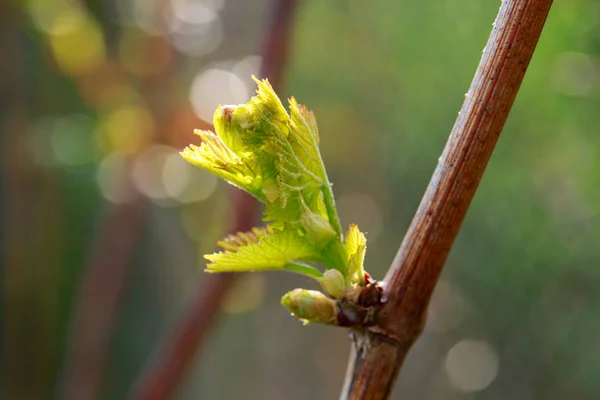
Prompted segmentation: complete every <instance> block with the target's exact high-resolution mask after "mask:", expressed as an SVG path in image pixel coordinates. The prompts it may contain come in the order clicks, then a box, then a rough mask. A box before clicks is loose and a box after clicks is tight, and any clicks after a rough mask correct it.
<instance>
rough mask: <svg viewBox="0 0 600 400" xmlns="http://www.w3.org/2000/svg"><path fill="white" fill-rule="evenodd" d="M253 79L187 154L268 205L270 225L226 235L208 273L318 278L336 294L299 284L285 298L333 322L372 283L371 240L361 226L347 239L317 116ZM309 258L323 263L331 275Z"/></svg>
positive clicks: (309, 317) (296, 309)
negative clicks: (240, 100) (248, 93)
mask: <svg viewBox="0 0 600 400" xmlns="http://www.w3.org/2000/svg"><path fill="white" fill-rule="evenodd" d="M254 80H255V81H256V83H257V84H258V90H257V91H256V96H254V97H252V99H250V101H249V102H248V103H246V104H240V105H222V106H219V107H218V109H217V110H216V112H215V114H214V116H213V123H214V127H215V133H213V132H209V131H201V130H196V131H195V133H196V134H197V135H198V136H200V138H201V139H202V143H201V144H200V145H199V146H195V145H190V146H188V147H187V148H186V149H185V150H184V151H183V152H182V153H181V154H182V156H183V157H184V158H185V159H186V160H187V161H189V162H190V163H192V164H194V165H197V166H199V167H202V168H204V169H206V170H208V171H210V172H212V173H214V174H215V175H217V176H219V177H221V178H223V179H225V180H227V181H228V182H230V183H231V184H233V185H235V186H237V187H239V188H241V189H243V190H245V191H247V192H248V193H250V194H251V195H253V196H254V197H256V198H257V199H258V200H260V201H262V202H264V203H265V211H264V215H263V220H264V221H266V222H268V223H269V225H268V226H267V227H264V228H254V229H253V230H251V231H249V232H240V233H237V234H235V235H229V236H227V237H225V238H224V239H223V240H222V241H220V242H219V245H220V246H221V247H222V248H223V251H221V252H218V253H215V254H210V255H205V258H206V259H208V260H209V261H210V263H209V264H208V265H207V267H206V270H207V271H208V272H236V271H238V272H241V271H261V270H286V271H292V272H296V273H300V274H303V275H306V276H310V277H312V278H315V279H317V280H318V281H319V282H320V283H321V285H322V286H323V288H324V290H325V291H326V292H327V294H328V295H329V296H331V298H330V297H327V296H326V295H324V294H323V293H320V292H315V291H307V290H303V289H298V290H296V291H292V292H290V293H288V294H287V295H286V296H284V298H283V300H282V302H283V303H284V305H285V306H286V307H288V309H290V311H292V312H293V313H294V315H296V316H298V318H301V319H303V320H305V321H311V322H323V323H333V322H331V318H334V317H335V307H336V305H337V303H336V301H343V302H345V303H348V296H349V295H348V293H351V292H352V291H354V292H356V290H355V289H357V286H363V285H365V281H364V280H365V278H364V277H365V272H364V268H363V260H364V254H365V248H366V239H365V236H364V235H363V234H362V233H360V231H359V230H358V227H356V225H351V226H350V229H349V231H348V233H347V237H346V240H344V238H343V235H342V229H341V225H340V221H339V217H338V214H337V210H336V208H335V202H334V198H333V192H332V190H331V183H330V182H329V180H328V178H327V174H326V171H325V166H324V165H323V160H322V159H321V155H320V153H319V148H318V144H319V133H318V129H317V123H316V120H315V117H314V115H313V113H312V112H311V111H309V110H307V109H306V107H304V106H303V105H299V104H298V102H297V101H296V100H295V99H294V98H290V100H289V112H288V111H286V109H285V108H284V106H283V104H282V103H281V101H280V100H279V98H278V97H277V95H276V94H275V92H274V91H273V88H272V87H271V85H270V84H269V82H268V81H267V80H262V81H259V80H257V79H256V78H254ZM307 263H321V264H323V265H324V266H325V273H323V272H321V271H320V270H318V269H317V268H315V267H314V266H312V265H310V264H307ZM352 293H353V292H352ZM334 299H335V300H334ZM332 307H333V308H332Z"/></svg>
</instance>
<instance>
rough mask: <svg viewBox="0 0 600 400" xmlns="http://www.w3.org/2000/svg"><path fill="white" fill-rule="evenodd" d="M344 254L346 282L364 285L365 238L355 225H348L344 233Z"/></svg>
mask: <svg viewBox="0 0 600 400" xmlns="http://www.w3.org/2000/svg"><path fill="white" fill-rule="evenodd" d="M345 246H346V253H347V255H348V278H347V279H348V281H349V282H350V283H351V284H358V285H362V284H364V283H365V281H364V280H365V270H364V267H363V263H364V259H365V251H366V249H367V238H366V237H365V235H364V233H362V232H361V231H359V230H358V226H357V225H354V224H352V225H350V228H349V229H348V233H346V242H345Z"/></svg>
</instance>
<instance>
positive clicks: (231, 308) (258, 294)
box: [222, 274, 267, 314]
mask: <svg viewBox="0 0 600 400" xmlns="http://www.w3.org/2000/svg"><path fill="white" fill-rule="evenodd" d="M266 288H267V281H266V279H265V277H264V275H262V274H244V275H241V276H239V277H238V278H237V279H236V280H235V281H234V283H233V286H232V287H231V288H230V289H229V292H228V293H227V297H226V298H225V300H224V301H223V305H222V309H223V311H224V312H226V313H229V314H242V313H245V312H248V311H251V310H253V309H255V308H256V307H258V306H259V305H260V303H262V301H263V298H264V297H265V290H266Z"/></svg>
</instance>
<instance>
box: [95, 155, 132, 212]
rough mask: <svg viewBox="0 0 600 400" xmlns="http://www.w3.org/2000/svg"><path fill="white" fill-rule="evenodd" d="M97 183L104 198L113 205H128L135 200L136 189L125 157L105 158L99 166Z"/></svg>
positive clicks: (111, 156)
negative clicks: (132, 183)
mask: <svg viewBox="0 0 600 400" xmlns="http://www.w3.org/2000/svg"><path fill="white" fill-rule="evenodd" d="M96 182H97V183H98V187H99V188H100V193H101V194H102V196H103V197H104V198H105V199H107V200H108V201H110V202H111V203H116V204H123V203H128V202H131V201H132V200H133V199H134V198H135V189H134V188H133V186H132V185H131V180H130V177H129V163H128V160H127V158H126V157H125V156H123V155H120V154H111V155H108V156H107V157H105V158H104V159H103V160H102V162H101V163H100V165H99V166H98V173H97V175H96Z"/></svg>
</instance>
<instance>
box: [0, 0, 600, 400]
mask: <svg viewBox="0 0 600 400" xmlns="http://www.w3.org/2000/svg"><path fill="white" fill-rule="evenodd" d="M498 7H499V2H498V1H481V0H467V1H465V0H433V1H426V2H425V1H423V2H420V1H397V0H379V1H370V2H364V1H359V0H331V1H321V0H306V1H301V2H300V4H299V8H298V12H297V15H296V18H295V26H294V30H293V31H294V34H293V40H292V47H291V49H290V56H291V59H290V62H289V63H288V65H287V68H286V69H285V71H284V83H283V85H282V88H281V89H280V90H279V92H280V94H281V95H282V97H285V96H289V95H292V94H293V95H294V96H295V97H296V98H297V99H298V100H299V101H300V103H303V104H306V105H307V106H308V107H309V108H310V109H312V110H314V111H315V114H316V116H317V121H318V123H319V128H320V134H321V149H322V154H323V157H324V159H325V162H326V165H327V167H328V171H329V174H330V178H331V180H332V181H333V182H334V191H335V195H336V197H337V202H338V206H339V211H340V213H341V218H342V222H343V224H344V225H348V224H350V223H358V224H359V225H360V227H361V229H362V230H365V231H366V232H368V235H367V238H368V241H369V242H368V243H369V247H368V252H367V261H366V266H367V268H368V270H369V271H370V272H371V273H372V274H373V275H374V277H376V278H381V277H383V274H384V273H385V271H386V270H387V267H388V265H389V263H390V261H391V260H392V258H393V256H394V254H395V251H396V250H397V248H398V246H399V244H400V241H401V240H402V237H403V235H404V232H405V230H406V229H407V227H408V225H409V223H410V220H411V218H412V216H413V213H414V211H415V210H416V207H417V205H418V203H419V201H420V198H421V196H422V194H423V192H424V190H425V187H426V185H427V182H428V180H429V177H430V175H431V173H432V171H433V169H434V167H435V165H436V162H437V158H438V157H439V155H440V154H441V151H442V148H443V146H444V143H445V141H446V138H447V135H448V133H449V132H450V129H451V128H452V125H453V123H454V120H455V118H456V115H457V112H458V110H459V109H460V106H461V104H462V101H463V99H464V93H465V92H466V91H467V89H468V86H469V84H470V80H471V78H472V76H473V73H474V71H475V68H476V66H477V63H478V61H479V58H480V56H481V52H482V49H483V47H484V45H485V43H486V41H487V38H488V35H489V32H490V30H491V27H492V22H493V20H494V18H495V15H496V13H497V11H498ZM268 8H269V4H268V2H267V1H266V0H252V1H251V0H107V1H102V0H95V1H92V0H89V1H83V0H79V1H77V0H22V1H14V2H11V1H10V0H9V1H4V2H2V3H1V4H0V19H1V21H0V22H1V23H0V54H1V56H2V61H0V105H1V107H0V127H1V128H0V129H1V132H2V139H3V140H2V158H1V160H2V166H3V168H2V174H1V176H0V185H1V194H2V196H1V197H0V205H1V206H2V209H1V214H0V218H1V222H2V233H1V237H2V250H1V256H2V258H1V263H2V264H1V265H2V268H1V272H2V273H1V278H0V280H1V282H2V291H1V294H2V297H1V304H2V314H1V316H2V319H1V333H0V335H1V338H2V342H1V347H0V352H1V353H0V354H1V365H0V368H1V372H2V382H1V396H2V398H3V399H11V400H12V399H33V400H37V399H62V398H66V397H65V396H66V395H65V393H64V385H65V384H66V383H65V381H68V379H69V377H70V376H71V375H69V373H67V365H68V359H69V357H73V356H74V354H75V355H76V354H77V353H78V351H81V352H84V350H85V349H83V348H81V347H80V346H85V343H83V344H81V343H79V344H75V345H73V343H72V342H70V340H72V338H73V334H72V332H73V330H74V329H75V328H77V327H79V328H81V325H83V329H85V328H86V326H87V329H91V330H92V331H93V330H94V327H95V324H96V323H97V321H98V320H102V319H103V318H104V320H105V321H106V320H108V321H111V323H109V325H110V326H111V329H110V330H111V331H112V333H111V334H110V335H109V336H108V337H106V338H105V342H106V343H105V344H106V357H107V359H106V360H105V361H106V365H105V368H103V371H104V372H103V374H102V376H101V377H100V380H101V381H100V385H99V387H100V390H99V391H98V393H97V394H96V398H98V399H122V398H125V397H126V394H127V393H128V391H129V390H130V388H131V386H132V384H133V382H134V381H135V380H136V379H137V377H138V375H139V374H140V371H141V370H142V369H143V368H144V366H145V365H147V363H148V362H150V361H151V360H152V359H153V357H156V354H157V350H158V349H159V347H160V345H161V343H163V341H164V340H165V339H166V338H167V337H168V335H169V333H170V332H171V331H172V330H173V329H174V327H175V326H177V323H178V321H180V320H181V319H182V318H183V317H184V316H185V314H186V311H187V310H188V309H189V307H190V305H191V301H192V299H193V298H194V297H195V296H196V294H197V293H198V291H199V290H202V289H201V288H202V282H203V279H204V278H205V275H204V274H203V273H201V270H202V269H203V265H202V264H203V261H202V258H201V255H202V254H204V253H208V252H212V251H213V250H214V243H215V241H216V240H218V239H219V238H220V237H221V236H222V235H224V234H225V233H226V231H227V220H228V217H229V215H230V212H231V211H230V209H229V208H228V207H229V202H228V193H229V191H228V189H227V185H226V184H225V183H224V182H220V181H217V180H216V178H214V177H212V176H210V175H208V174H206V173H204V172H203V171H201V170H199V169H193V168H192V167H190V166H188V165H186V164H185V163H184V162H183V161H182V160H181V159H180V158H179V156H178V154H177V152H178V151H179V150H180V149H181V148H182V147H183V146H185V145H187V144H188V143H190V142H192V141H196V138H195V137H193V136H192V129H193V128H208V126H209V123H210V122H211V118H212V113H213V111H214V109H215V108H216V106H217V105H218V104H220V103H241V102H246V101H247V100H248V99H249V97H250V96H251V95H252V92H253V90H254V85H253V83H252V81H251V80H250V75H251V74H252V73H254V74H257V73H258V65H259V63H260V57H259V56H258V55H257V54H258V53H259V43H260V40H261V39H260V38H261V34H262V32H263V31H264V26H265V21H266V18H267V15H268V13H269V10H268ZM599 28H600V3H598V2H597V1H594V0H571V1H556V2H555V4H554V6H553V9H552V10H551V12H550V16H549V19H548V21H547V24H546V27H545V30H544V32H543V34H542V38H541V40H540V43H539V46H538V48H537V50H536V53H535V56H534V58H533V61H532V63H531V65H530V68H529V70H528V73H527V75H526V78H525V81H524V83H523V86H522V89H521V91H520V93H519V95H518V97H517V100H516V102H515V105H514V107H513V110H512V112H511V114H510V117H509V120H508V123H507V125H506V127H505V129H504V132H503V134H502V136H501V139H500V141H499V143H498V146H497V149H496V151H495V153H494V155H493V157H492V159H491V162H490V164H489V166H488V169H487V171H486V173H485V175H484V179H483V182H482V184H481V186H480V188H479V191H478V192H477V194H476V196H475V199H474V202H473V204H472V207H471V209H470V211H469V213H468V215H467V219H466V221H465V223H464V225H463V228H462V230H461V233H460V235H459V237H458V239H457V241H456V244H455V246H454V249H453V251H452V253H451V255H450V258H449V260H448V262H447V265H446V267H445V270H444V274H443V276H442V280H441V281H440V283H439V285H438V287H437V289H436V292H435V295H434V299H433V301H432V306H431V310H430V313H429V320H428V324H427V326H426V329H425V332H424V334H423V336H422V337H421V339H420V340H419V341H418V342H417V344H416V345H415V347H414V348H413V350H412V351H411V353H410V355H409V357H408V359H407V361H406V363H405V366H404V368H403V370H402V373H401V375H400V378H399V380H398V383H397V388H396V390H395V393H394V398H398V399H400V398H404V399H519V400H528V399H567V398H568V399H596V398H598V397H599V396H600V346H599V338H600V290H599V289H598V287H599V286H600V270H599V268H598V267H599V265H598V264H599V262H600V215H599V212H600V184H599V182H600V157H599V156H598V152H599V149H600V135H599V134H598V126H599V125H600V108H599V105H600V102H599V101H600V58H599V57H600V29H599ZM115 209H119V210H121V211H120V213H121V214H118V215H117V217H116V218H115V217H114V215H113V216H112V219H111V215H112V214H111V213H114V212H115V211H114V210H115ZM107 221H112V222H110V223H108V222H107ZM106 238H109V239H106ZM110 238H112V239H113V240H117V241H118V242H119V243H122V246H121V250H122V251H120V252H115V253H110V254H106V253H102V251H101V249H102V248H103V247H102V243H104V241H106V240H110ZM103 263H106V264H107V265H112V266H113V267H111V268H112V269H111V268H107V269H105V270H104V274H103V275H101V276H100V277H98V279H97V283H98V286H97V287H96V286H94V284H92V285H91V286H90V287H83V285H82V282H83V277H84V276H85V274H84V272H85V271H86V270H87V269H89V268H91V267H93V266H96V267H97V266H99V265H100V266H102V265H103ZM115 265H116V266H117V267H114V266H115ZM100 270H102V268H100ZM113 280H114V281H113ZM92 282H96V281H94V280H92ZM306 285H310V283H309V282H307V279H305V278H301V277H298V276H292V275H290V274H278V273H272V274H253V275H249V276H245V277H243V278H242V279H240V280H239V281H238V282H237V286H236V288H235V290H233V291H232V293H231V295H230V296H229V297H228V300H227V301H226V302H225V304H224V305H223V312H224V314H223V316H222V318H221V320H220V323H219V325H218V326H217V327H216V328H215V330H214V331H213V333H212V336H211V337H210V339H209V340H208V342H207V343H206V346H205V347H204V349H203V354H202V355H201V356H199V357H198V358H197V360H196V362H195V366H194V368H193V370H192V371H191V373H190V374H189V375H188V377H187V379H186V380H185V382H184V383H183V384H182V385H181V387H180V389H179V391H178V396H177V398H178V399H184V400H185V399H225V400H228V399H246V400H250V399H266V400H270V399H273V400H278V399H290V400H294V399H334V398H337V395H338V393H339V390H340V387H341V384H342V380H343V376H344V372H345V368H346V361H347V356H348V350H349V341H348V340H347V335H346V332H345V331H344V330H342V329H336V328H329V327H321V326H308V327H301V326H300V324H299V323H298V322H297V321H296V320H295V319H293V318H290V316H289V315H288V313H287V312H286V311H285V310H284V309H283V308H282V307H281V306H280V305H279V298H280V296H281V295H282V294H283V293H284V292H285V291H287V290H290V289H293V288H295V287H304V286H306ZM82 293H88V294H89V293H92V305H93V304H101V303H103V302H109V303H110V302H112V301H114V302H115V306H114V309H115V312H114V313H112V314H111V315H112V317H111V316H110V315H109V316H108V317H106V316H105V315H85V318H83V319H82V320H78V321H77V323H75V322H74V321H75V319H74V315H76V313H77V310H78V306H79V302H80V299H81V296H82ZM94 302H95V303H94ZM70 348H74V349H75V351H74V353H73V352H70V351H69V349H70ZM87 362H88V363H89V364H90V365H92V364H93V363H95V362H100V361H99V360H95V359H90V360H87ZM78 372H79V373H82V374H85V370H82V371H78ZM67 383H68V382H67ZM71 384H73V382H71ZM75 386H77V384H76V383H75ZM84 400H85V399H84Z"/></svg>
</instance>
